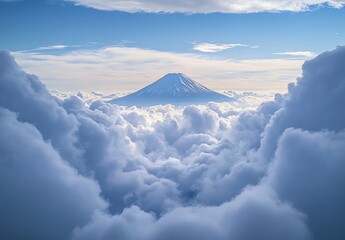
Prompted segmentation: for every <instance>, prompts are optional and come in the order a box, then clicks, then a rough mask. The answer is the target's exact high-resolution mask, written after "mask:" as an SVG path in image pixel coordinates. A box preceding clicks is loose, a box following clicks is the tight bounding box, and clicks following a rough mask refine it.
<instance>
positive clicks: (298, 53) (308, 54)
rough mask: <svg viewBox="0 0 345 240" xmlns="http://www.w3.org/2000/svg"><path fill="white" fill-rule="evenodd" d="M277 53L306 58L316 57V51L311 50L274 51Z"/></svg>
mask: <svg viewBox="0 0 345 240" xmlns="http://www.w3.org/2000/svg"><path fill="white" fill-rule="evenodd" d="M274 54H275V55H283V56H291V57H305V58H311V57H315V56H316V53H314V52H309V51H296V52H278V53H274Z"/></svg>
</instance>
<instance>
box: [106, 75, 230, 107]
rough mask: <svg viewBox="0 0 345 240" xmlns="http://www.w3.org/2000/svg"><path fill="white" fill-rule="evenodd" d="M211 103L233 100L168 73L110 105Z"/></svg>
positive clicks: (184, 77) (181, 76) (114, 100)
mask: <svg viewBox="0 0 345 240" xmlns="http://www.w3.org/2000/svg"><path fill="white" fill-rule="evenodd" d="M211 101H213V102H229V101H233V99H232V98H230V97H228V96H225V95H223V94H220V93H217V92H215V91H212V90H210V89H208V88H207V87H205V86H203V85H201V84H200V83H197V82H196V81H194V80H192V79H191V78H189V77H188V76H186V75H184V74H183V73H168V74H167V75H165V76H164V77H162V78H160V79H159V80H157V81H155V82H154V83H152V84H150V85H147V86H146V87H144V88H142V89H140V90H139V91H136V92H134V93H131V94H129V95H127V96H124V97H121V98H117V99H113V100H111V101H110V103H113V104H117V105H125V106H132V105H134V106H150V105H158V104H173V105H187V104H205V103H208V102H211Z"/></svg>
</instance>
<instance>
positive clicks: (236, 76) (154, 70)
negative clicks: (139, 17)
mask: <svg viewBox="0 0 345 240" xmlns="http://www.w3.org/2000/svg"><path fill="white" fill-rule="evenodd" d="M13 54H14V55H15V56H16V58H17V60H18V62H19V63H20V64H21V65H22V66H23V68H24V69H25V70H26V71H28V72H30V73H34V74H37V75H39V76H40V77H41V79H42V80H43V81H44V82H45V83H46V84H47V85H48V87H49V88H51V89H58V90H62V91H79V90H84V91H89V92H91V91H101V92H107V93H110V92H111V91H114V92H117V91H120V90H126V91H128V90H131V91H132V90H135V89H139V88H141V87H144V86H145V85H147V84H149V83H151V82H153V81H155V80H157V79H159V78H161V77H162V76H164V75H165V74H166V73H169V72H183V73H185V74H187V75H188V76H190V77H191V78H192V79H194V80H196V81H198V82H200V83H201V84H204V85H205V86H207V87H210V88H211V89H215V90H224V89H231V90H265V91H282V90H284V89H285V86H286V84H287V83H288V82H291V81H294V79H295V76H297V75H299V73H300V66H301V65H302V63H303V61H302V60H299V59H248V60H231V59H223V60H222V59H213V58H210V57H206V56H202V55H200V54H192V53H172V52H162V51H155V50H147V49H140V48H130V47H106V48H100V49H90V50H73V51H69V52H66V53H63V54H59V55H54V54H49V53H46V52H38V51H33V52H15V53H13ZM67 83H68V84H67Z"/></svg>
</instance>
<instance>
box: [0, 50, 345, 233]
mask: <svg viewBox="0 0 345 240" xmlns="http://www.w3.org/2000/svg"><path fill="white" fill-rule="evenodd" d="M344 59H345V47H338V48H337V49H335V50H333V51H330V52H325V53H323V54H320V55H319V56H317V57H316V58H314V59H312V60H309V61H306V62H305V64H304V65H303V71H302V72H303V73H302V76H301V77H300V78H298V80H297V83H294V84H290V85H289V87H288V90H289V92H288V93H286V94H276V95H275V97H274V99H273V100H271V101H268V102H264V103H262V104H261V105H260V106H259V107H257V108H256V109H252V108H251V107H250V106H249V105H250V104H249V103H246V104H249V105H246V108H247V107H249V108H250V109H246V111H241V110H240V108H236V106H235V105H228V104H219V103H209V104H207V105H202V106H186V107H175V106H172V105H159V106H151V107H145V108H137V107H124V106H117V105H111V104H108V103H106V102H103V101H101V100H95V101H89V100H85V99H84V98H83V95H82V94H79V95H78V94H77V95H68V96H64V97H63V98H57V97H54V96H52V95H50V93H49V92H48V90H47V89H46V88H45V86H44V85H43V84H42V83H41V82H40V81H39V79H38V78H37V77H35V76H33V75H29V74H27V73H25V72H24V71H23V70H21V69H20V67H19V66H18V65H17V64H16V63H15V61H14V59H13V57H11V56H10V55H9V54H8V53H6V52H1V54H0V127H1V129H2V135H1V136H0V165H1V168H0V172H1V174H0V185H1V188H0V189H1V191H2V198H1V199H0V203H1V204H0V213H1V214H0V221H1V222H2V223H4V224H2V225H1V226H0V230H1V231H0V237H1V238H4V239H8V238H22V237H23V236H25V238H26V239H48V238H49V239H96V240H97V239H99V240H101V239H104V240H106V239H113V238H116V239H126V240H127V239H133V240H134V239H135V240H137V239H140V240H146V239H147V240H149V239H150V240H155V239H157V240H159V239H239V240H241V239H243V240H248V239H253V238H258V239H268V240H269V239H272V240H273V239H301V240H302V239H304V240H306V239H316V240H318V239H326V238H331V239H335V240H338V239H339V240H341V239H344V238H345V231H344V230H343V228H342V224H343V217H344V212H345V208H344V206H343V202H344V200H345V193H344V191H343V189H344V182H345V181H344V180H345V179H344V176H343V174H342V173H343V172H344V170H345V165H344V161H343V156H344V154H345V153H344V150H343V146H344V144H345V134H344V130H345V124H344V123H345V115H344V111H343V104H342V103H343V102H345V99H344V96H345V94H344V93H345V79H344V76H345V72H344V71H345V70H344V68H343V62H344ZM228 94H232V95H234V96H242V97H243V96H246V99H247V98H250V97H255V94H254V93H236V92H229V93H228ZM233 104H235V103H233ZM239 104H242V103H239ZM251 106H252V105H251ZM248 229H250V231H248Z"/></svg>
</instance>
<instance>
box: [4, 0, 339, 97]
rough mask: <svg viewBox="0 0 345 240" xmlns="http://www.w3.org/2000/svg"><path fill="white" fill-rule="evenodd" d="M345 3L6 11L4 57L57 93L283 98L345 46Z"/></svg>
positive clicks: (117, 4) (41, 4)
mask: <svg viewBox="0 0 345 240" xmlns="http://www.w3.org/2000/svg"><path fill="white" fill-rule="evenodd" d="M344 4H345V1H321V0H313V1H294V2H292V3H291V1H273V0H263V1H247V4H241V3H239V2H238V1H235V0H229V1H217V0H205V1H203V2H202V4H200V1H197V0H193V1H190V2H189V4H185V2H184V1H181V2H180V1H178V2H176V1H164V2H163V1H146V0H130V1H118V0H114V1H102V0H101V1H95V0H74V1H55V0H49V1H48V0H47V1H28V0H23V1H10V0H7V1H3V0H2V1H1V0H0V34H1V38H0V49H5V50H8V51H10V52H11V53H12V54H13V55H14V56H15V58H16V60H17V62H18V63H19V64H20V65H21V66H22V67H23V68H24V69H25V70H26V71H28V72H30V73H33V74H36V75H38V76H39V77H40V79H41V80H42V81H43V82H44V83H45V84H46V85H47V86H48V88H49V89H57V90H61V91H88V92H91V91H101V92H108V93H110V92H115V91H131V90H136V89H138V88H141V87H143V86H145V85H147V84H149V83H151V82H153V81H155V80H157V79H159V78H160V77H162V76H163V75H165V74H166V73H169V72H183V73H185V74H186V75H188V76H190V77H191V78H193V79H194V80H196V81H198V82H200V83H202V84H204V85H205V86H207V87H210V88H212V89H215V90H221V89H233V90H267V91H284V90H285V89H286V85H287V83H289V82H292V81H295V80H296V78H297V77H298V76H299V75H300V74H301V66H302V64H303V62H304V61H305V60H307V59H310V58H312V57H314V56H315V55H317V54H318V53H321V52H323V51H326V50H332V49H334V48H335V47H336V46H338V45H344V43H345V28H344V22H345V9H344V8H343V5H344Z"/></svg>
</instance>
